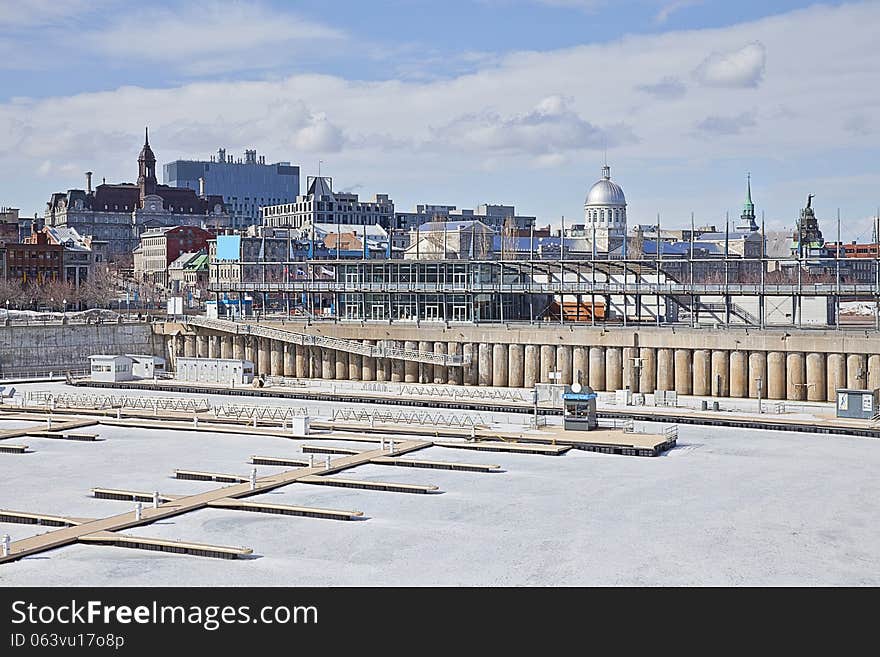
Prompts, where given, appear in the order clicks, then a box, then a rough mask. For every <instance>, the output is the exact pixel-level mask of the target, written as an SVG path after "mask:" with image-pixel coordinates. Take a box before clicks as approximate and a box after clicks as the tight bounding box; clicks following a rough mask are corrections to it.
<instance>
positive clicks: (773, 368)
mask: <svg viewBox="0 0 880 657" xmlns="http://www.w3.org/2000/svg"><path fill="white" fill-rule="evenodd" d="M786 378H787V377H786V376H785V354H784V353H783V352H781V351H771V352H769V353H768V354H767V386H766V388H765V389H766V391H767V399H785V381H786Z"/></svg>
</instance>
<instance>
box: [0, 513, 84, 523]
mask: <svg viewBox="0 0 880 657" xmlns="http://www.w3.org/2000/svg"><path fill="white" fill-rule="evenodd" d="M0 522H12V523H17V524H19V525H46V526H47V527H75V526H76V525H80V524H82V522H83V521H81V520H78V519H75V518H65V517H64V516H53V515H48V514H45V513H28V512H25V511H10V510H8V509H0Z"/></svg>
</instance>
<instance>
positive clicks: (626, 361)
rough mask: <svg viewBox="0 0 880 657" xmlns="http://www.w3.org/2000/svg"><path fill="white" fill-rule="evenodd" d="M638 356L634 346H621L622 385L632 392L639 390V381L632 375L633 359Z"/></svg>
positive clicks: (633, 368)
mask: <svg viewBox="0 0 880 657" xmlns="http://www.w3.org/2000/svg"><path fill="white" fill-rule="evenodd" d="M638 356H639V350H638V349H636V348H635V347H624V348H623V387H624V388H629V389H630V390H631V391H632V392H638V391H639V381H638V379H636V377H635V376H634V370H635V359H636V358H638ZM639 378H641V377H639Z"/></svg>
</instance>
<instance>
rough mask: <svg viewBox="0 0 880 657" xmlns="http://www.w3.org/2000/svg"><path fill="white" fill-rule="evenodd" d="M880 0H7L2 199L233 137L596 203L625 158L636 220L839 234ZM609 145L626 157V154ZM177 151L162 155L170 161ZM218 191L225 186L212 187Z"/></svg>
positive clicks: (357, 186)
mask: <svg viewBox="0 0 880 657" xmlns="http://www.w3.org/2000/svg"><path fill="white" fill-rule="evenodd" d="M877 25H880V2H876V1H875V2H824V3H808V2H797V1H795V0H774V1H772V2H768V1H766V0H765V1H763V2H759V1H757V0H739V1H738V2H728V1H726V0H445V1H443V2H439V1H433V2H429V1H428V0H387V1H378V0H377V1H374V2H364V1H357V0H337V1H329V0H324V1H318V0H302V1H300V2H293V1H280V0H279V1H274V2H273V1H271V0H230V1H227V2H214V1H210V0H190V1H186V2H184V1H177V2H174V1H172V0H152V1H151V2H149V3H134V2H126V1H123V0H28V2H25V3H22V2H19V1H18V0H0V205H4V206H12V207H18V208H21V211H22V214H25V215H32V214H33V213H34V212H39V213H40V214H42V213H43V211H44V209H45V205H46V201H47V200H48V198H49V196H50V194H51V193H53V192H56V191H63V190H66V189H68V188H83V187H84V186H85V176H84V172H85V171H87V170H91V171H93V172H94V176H95V180H96V181H101V180H102V179H106V180H107V182H126V181H129V182H130V181H133V180H134V179H135V178H136V177H137V163H136V160H137V154H138V151H139V150H140V146H141V144H142V143H143V131H144V126H146V125H149V127H150V143H151V145H152V147H153V150H154V152H155V153H156V156H157V158H158V160H159V164H160V165H161V164H163V163H165V162H169V161H172V160H174V159H178V158H184V159H207V158H208V157H209V156H210V155H212V154H214V153H215V152H216V150H217V148H218V147H225V148H226V149H227V152H229V153H232V154H234V155H235V156H236V157H242V156H243V151H244V149H245V148H256V149H257V150H258V152H259V153H260V154H263V155H265V156H266V161H267V162H275V161H290V162H292V163H294V164H298V165H300V167H301V172H302V176H303V180H305V176H307V175H315V174H316V173H317V169H318V163H319V161H321V163H322V164H321V171H322V174H324V175H330V176H332V177H333V182H334V188H335V189H337V190H345V191H353V192H356V193H358V194H360V195H362V196H367V197H369V196H372V195H373V194H376V193H387V194H389V195H391V198H392V199H394V201H395V205H396V207H397V208H398V209H400V210H407V209H410V208H412V207H413V206H414V205H415V204H417V203H435V204H451V205H457V206H459V207H475V206H476V205H478V204H480V203H505V204H513V205H516V207H517V210H518V212H519V213H520V214H531V215H536V216H537V217H538V222H539V225H546V224H548V223H549V224H555V225H558V224H559V223H560V221H561V218H562V217H565V221H566V223H567V224H568V223H574V222H577V221H578V220H580V219H582V216H583V201H584V197H585V195H586V192H587V190H588V189H589V187H590V186H591V185H592V183H593V182H595V181H596V180H597V179H598V178H599V177H600V175H601V167H602V164H603V162H604V160H605V158H606V156H607V161H608V163H609V165H610V166H611V174H612V178H613V179H614V180H615V181H616V182H618V183H619V184H620V185H621V186H622V187H623V189H624V191H625V193H626V197H627V202H628V206H627V213H628V218H629V223H630V225H634V224H637V223H638V224H653V223H655V222H656V221H657V217H658V215H659V217H660V220H661V223H662V225H663V226H664V227H674V226H680V227H685V226H689V225H690V221H691V219H690V217H691V213H693V214H694V217H695V221H696V223H697V224H698V225H706V224H715V225H718V226H723V225H724V221H725V215H726V214H729V216H730V217H731V221H733V220H734V219H735V218H736V217H738V216H739V214H740V213H741V212H742V204H743V201H744V197H745V184H746V175H747V174H748V173H751V179H752V191H753V200H754V201H755V204H756V206H757V211H758V214H759V218H760V214H761V213H762V212H763V213H765V215H766V222H767V226H768V228H774V229H777V228H778V229H782V228H788V227H791V226H793V223H794V221H795V219H796V218H797V216H798V212H799V209H800V208H801V207H803V205H804V203H805V202H806V198H807V194H814V195H815V198H814V200H813V207H814V208H815V210H816V213H817V216H818V218H819V220H820V226H821V227H822V228H823V230H824V233H825V236H826V239H830V240H833V239H836V231H837V221H836V216H837V213H838V211H839V212H840V216H841V226H842V228H841V233H842V236H843V239H862V240H867V239H870V238H871V226H872V225H873V219H872V217H873V216H874V215H875V214H876V213H877V212H878V209H877V208H878V206H880V170H878V167H877V161H878V154H880V132H878V130H880V113H878V111H877V110H878V106H880V85H878V84H877V80H878V73H880V52H878V49H877V47H876V37H875V30H876V26H877ZM606 154H607V155H606ZM160 170H161V169H160ZM208 191H209V192H210V190H208Z"/></svg>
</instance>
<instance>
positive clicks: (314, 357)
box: [309, 346, 324, 379]
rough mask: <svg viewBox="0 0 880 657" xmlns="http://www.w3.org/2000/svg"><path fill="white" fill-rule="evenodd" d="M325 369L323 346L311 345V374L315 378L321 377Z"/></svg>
mask: <svg viewBox="0 0 880 657" xmlns="http://www.w3.org/2000/svg"><path fill="white" fill-rule="evenodd" d="M323 370H324V367H323V363H322V362H321V347H314V346H312V347H309V376H310V377H311V378H313V379H320V378H321V376H322V375H323Z"/></svg>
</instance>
